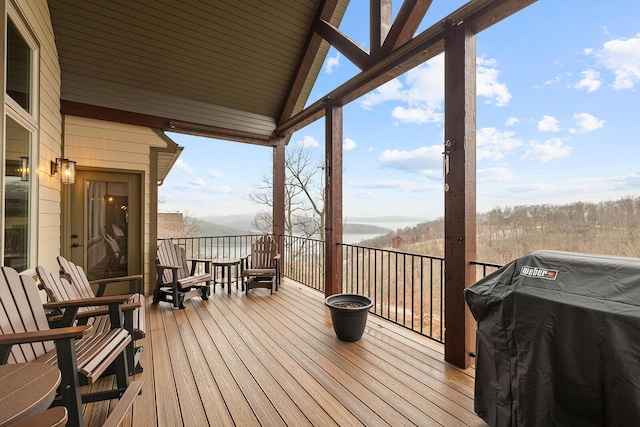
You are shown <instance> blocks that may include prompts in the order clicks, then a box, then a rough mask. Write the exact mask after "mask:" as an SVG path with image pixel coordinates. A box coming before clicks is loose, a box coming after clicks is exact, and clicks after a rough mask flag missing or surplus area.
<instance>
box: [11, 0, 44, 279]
mask: <svg viewBox="0 0 640 427" xmlns="http://www.w3.org/2000/svg"><path fill="white" fill-rule="evenodd" d="M5 23H6V27H5V28H6V35H5V41H6V46H5V49H6V50H5V51H6V62H5V87H6V93H5V97H4V112H5V117H4V133H3V136H4V138H3V141H2V142H3V144H2V149H3V154H4V159H5V161H4V176H3V183H2V192H3V201H4V203H3V207H4V211H3V217H2V220H3V228H4V235H3V236H2V239H3V245H2V250H3V252H2V260H3V265H5V266H10V267H13V268H15V269H16V270H18V271H24V270H27V269H30V268H33V263H34V260H35V246H36V238H37V236H36V233H35V226H34V225H35V209H34V206H35V203H36V202H35V200H34V198H35V197H34V195H35V192H36V191H35V189H36V185H35V184H36V183H35V179H34V178H35V177H36V175H35V174H34V173H32V172H33V168H32V165H33V164H37V162H35V161H34V159H35V157H36V153H37V134H38V133H37V130H38V120H37V111H36V110H37V105H38V100H37V98H36V97H37V93H38V91H37V90H36V88H37V76H38V69H37V66H38V49H37V44H36V43H35V40H34V38H33V37H32V36H31V35H30V32H29V31H28V28H27V27H26V25H25V24H24V23H23V22H21V21H20V19H19V17H18V14H17V13H16V12H15V10H14V9H13V8H12V7H11V5H10V4H9V5H8V7H7V17H6V20H5Z"/></svg>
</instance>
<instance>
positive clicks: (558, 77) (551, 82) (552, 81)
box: [533, 74, 562, 89]
mask: <svg viewBox="0 0 640 427" xmlns="http://www.w3.org/2000/svg"><path fill="white" fill-rule="evenodd" d="M561 81H562V75H560V74H556V76H555V77H554V78H552V79H549V80H547V81H545V82H544V83H542V84H541V85H535V86H534V87H533V88H534V89H540V88H543V87H545V86H551V85H554V84H556V83H560V82H561Z"/></svg>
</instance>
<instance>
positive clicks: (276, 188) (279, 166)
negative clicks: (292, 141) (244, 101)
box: [272, 138, 286, 254]
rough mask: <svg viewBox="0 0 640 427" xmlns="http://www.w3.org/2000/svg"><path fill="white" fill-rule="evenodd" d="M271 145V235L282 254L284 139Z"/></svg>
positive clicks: (279, 139) (276, 140)
mask: <svg viewBox="0 0 640 427" xmlns="http://www.w3.org/2000/svg"><path fill="white" fill-rule="evenodd" d="M273 142H274V144H273V212H272V218H273V235H274V239H275V241H276V243H278V249H279V251H280V253H281V254H282V253H284V231H285V230H284V210H285V188H284V186H285V158H286V157H285V145H284V138H277V139H275V140H274V141H273Z"/></svg>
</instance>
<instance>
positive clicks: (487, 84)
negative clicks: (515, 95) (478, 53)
mask: <svg viewBox="0 0 640 427" xmlns="http://www.w3.org/2000/svg"><path fill="white" fill-rule="evenodd" d="M497 64H498V61H496V60H495V59H485V58H477V60H476V74H477V81H476V91H477V93H478V95H479V96H484V97H486V98H488V99H487V101H486V103H488V104H494V105H495V106H497V107H504V106H505V105H507V104H508V103H509V101H510V100H511V93H509V88H507V85H506V84H504V83H500V82H499V81H498V76H499V75H500V71H498V69H497V67H496V66H497Z"/></svg>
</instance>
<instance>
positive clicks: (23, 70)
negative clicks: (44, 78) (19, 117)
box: [7, 18, 31, 113]
mask: <svg viewBox="0 0 640 427" xmlns="http://www.w3.org/2000/svg"><path fill="white" fill-rule="evenodd" d="M7 95H9V96H10V97H11V98H13V100H14V101H16V102H17V103H18V104H19V105H20V106H21V107H22V108H24V109H25V110H26V111H28V112H30V113H31V48H30V47H29V45H28V44H27V42H26V41H25V39H24V38H23V37H22V35H21V34H20V32H19V31H18V28H17V27H16V26H15V24H14V23H13V21H11V19H10V18H9V19H7Z"/></svg>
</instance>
